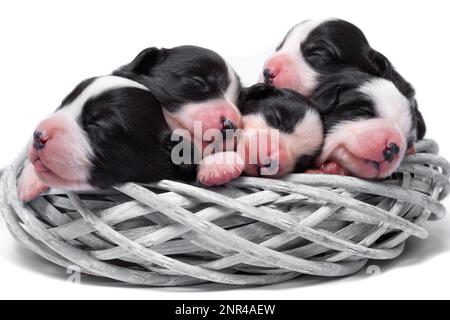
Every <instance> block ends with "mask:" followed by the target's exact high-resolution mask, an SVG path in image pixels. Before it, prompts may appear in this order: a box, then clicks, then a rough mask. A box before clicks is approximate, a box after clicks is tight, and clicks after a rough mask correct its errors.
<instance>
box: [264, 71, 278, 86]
mask: <svg viewBox="0 0 450 320" xmlns="http://www.w3.org/2000/svg"><path fill="white" fill-rule="evenodd" d="M263 75H264V81H265V83H266V84H272V82H273V79H274V78H275V77H276V74H275V72H274V71H273V70H271V69H269V68H266V69H264V72H263Z"/></svg>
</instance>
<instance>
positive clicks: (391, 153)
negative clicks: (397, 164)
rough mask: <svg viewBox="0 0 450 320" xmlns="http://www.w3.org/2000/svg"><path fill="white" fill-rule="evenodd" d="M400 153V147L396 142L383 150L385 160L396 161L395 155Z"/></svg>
mask: <svg viewBox="0 0 450 320" xmlns="http://www.w3.org/2000/svg"><path fill="white" fill-rule="evenodd" d="M399 153H400V147H399V146H398V144H396V143H390V144H389V145H388V146H387V147H386V149H384V150H383V156H384V160H386V161H387V162H392V161H394V159H395V157H396V156H397V155H398V154H399Z"/></svg>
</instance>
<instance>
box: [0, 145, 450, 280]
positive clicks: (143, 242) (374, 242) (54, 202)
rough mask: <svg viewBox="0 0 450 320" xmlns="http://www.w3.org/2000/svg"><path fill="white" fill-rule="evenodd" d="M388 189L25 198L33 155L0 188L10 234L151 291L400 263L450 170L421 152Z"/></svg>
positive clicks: (263, 185) (129, 187) (279, 183)
mask: <svg viewBox="0 0 450 320" xmlns="http://www.w3.org/2000/svg"><path fill="white" fill-rule="evenodd" d="M417 150H418V154H416V155H414V156H408V157H407V158H406V159H405V160H404V162H403V164H402V166H401V167H400V169H399V170H398V173H397V174H395V175H394V177H393V178H391V179H388V180H386V181H383V182H369V181H365V180H361V179H356V178H352V177H340V176H329V175H305V174H296V175H290V176H288V177H286V178H285V179H283V180H271V179H263V178H246V177H244V178H240V179H238V180H236V181H234V182H232V183H230V184H229V185H227V186H225V187H221V188H215V189H203V188H200V187H197V186H193V185H188V184H183V183H178V182H173V181H161V182H159V183H157V184H154V185H151V186H150V185H149V186H140V185H137V184H132V183H130V184H126V185H124V186H121V187H117V188H115V190H111V191H103V192H99V193H88V194H75V193H67V194H66V193H58V192H56V191H55V192H53V193H51V194H49V195H46V196H42V197H40V198H38V199H36V200H34V201H33V202H31V203H29V204H23V203H21V202H20V201H19V200H18V198H17V187H16V184H17V176H18V174H19V173H20V171H21V169H22V165H23V162H24V157H23V156H22V157H20V158H19V159H18V160H17V161H16V162H15V163H14V164H13V165H11V166H10V167H9V168H7V169H6V170H5V172H4V174H3V175H2V177H1V180H0V191H1V193H0V199H1V201H2V203H1V204H0V205H1V210H2V213H3V217H4V219H5V221H6V223H7V225H8V228H9V230H10V231H11V233H12V235H13V236H14V237H15V238H16V239H17V240H18V241H19V242H21V243H22V244H23V245H24V246H26V247H28V248H29V249H31V250H32V251H34V252H35V253H37V254H38V255H40V256H42V257H44V258H45V259H47V260H49V261H51V262H53V263H56V264H58V265H60V266H62V267H64V268H68V267H73V266H77V267H79V268H80V269H81V270H82V272H84V273H86V274H90V275H96V276H101V277H107V278H111V279H116V280H118V281H122V282H128V283H132V284H140V285H148V286H182V285H192V284H198V283H204V282H218V283H225V284H234V285H263V284H272V283H277V282H282V281H286V280H289V279H292V278H295V277H298V276H299V275H302V274H309V275H316V276H323V277H339V276H345V275H349V274H352V273H355V272H357V271H358V270H360V269H361V268H363V267H364V265H366V263H367V261H368V260H369V259H377V260H386V259H394V258H396V257H397V256H399V255H400V254H401V253H402V251H403V249H404V246H405V241H406V240H407V239H408V238H409V237H410V236H414V237H418V238H421V239H425V238H426V237H427V231H426V230H425V229H424V228H423V224H424V223H425V222H426V221H427V220H429V219H430V218H441V217H443V216H444V214H445V207H444V206H443V205H442V204H441V203H440V202H439V201H440V200H442V199H443V198H444V197H446V196H447V194H448V192H449V187H450V184H449V173H450V164H449V163H448V162H447V161H446V160H445V159H444V158H442V157H440V156H438V155H437V153H438V146H437V144H436V143H435V142H434V141H431V140H424V141H420V142H419V143H418V145H417Z"/></svg>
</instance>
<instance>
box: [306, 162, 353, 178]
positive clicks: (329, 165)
mask: <svg viewBox="0 0 450 320" xmlns="http://www.w3.org/2000/svg"><path fill="white" fill-rule="evenodd" d="M305 173H308V174H334V175H338V176H349V175H350V172H349V171H348V170H347V169H345V168H343V167H342V166H341V165H340V164H339V163H337V162H325V163H324V164H323V165H322V166H321V167H320V168H319V169H310V170H307V171H306V172H305Z"/></svg>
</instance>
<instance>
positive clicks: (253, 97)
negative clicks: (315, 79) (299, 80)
mask: <svg viewBox="0 0 450 320" xmlns="http://www.w3.org/2000/svg"><path fill="white" fill-rule="evenodd" d="M238 105H239V108H240V110H241V112H242V123H243V128H244V130H243V139H242V140H243V141H244V142H245V144H244V145H245V157H246V159H247V162H248V165H247V168H246V174H248V175H270V176H282V175H285V174H288V173H291V172H294V171H296V172H303V171H304V170H305V169H307V168H309V167H311V166H312V165H313V164H314V159H315V158H316V156H317V155H318V152H319V151H320V148H321V146H322V143H323V128H322V122H321V119H320V115H319V113H318V112H317V111H316V110H315V109H314V108H313V107H312V106H311V105H310V104H309V102H308V101H307V100H306V99H305V98H304V97H303V96H301V95H300V94H298V93H296V92H295V91H292V90H289V89H276V88H274V87H272V86H269V85H266V84H258V85H255V86H253V87H250V88H246V89H244V90H243V91H242V93H241V95H240V98H239V103H238Z"/></svg>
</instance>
